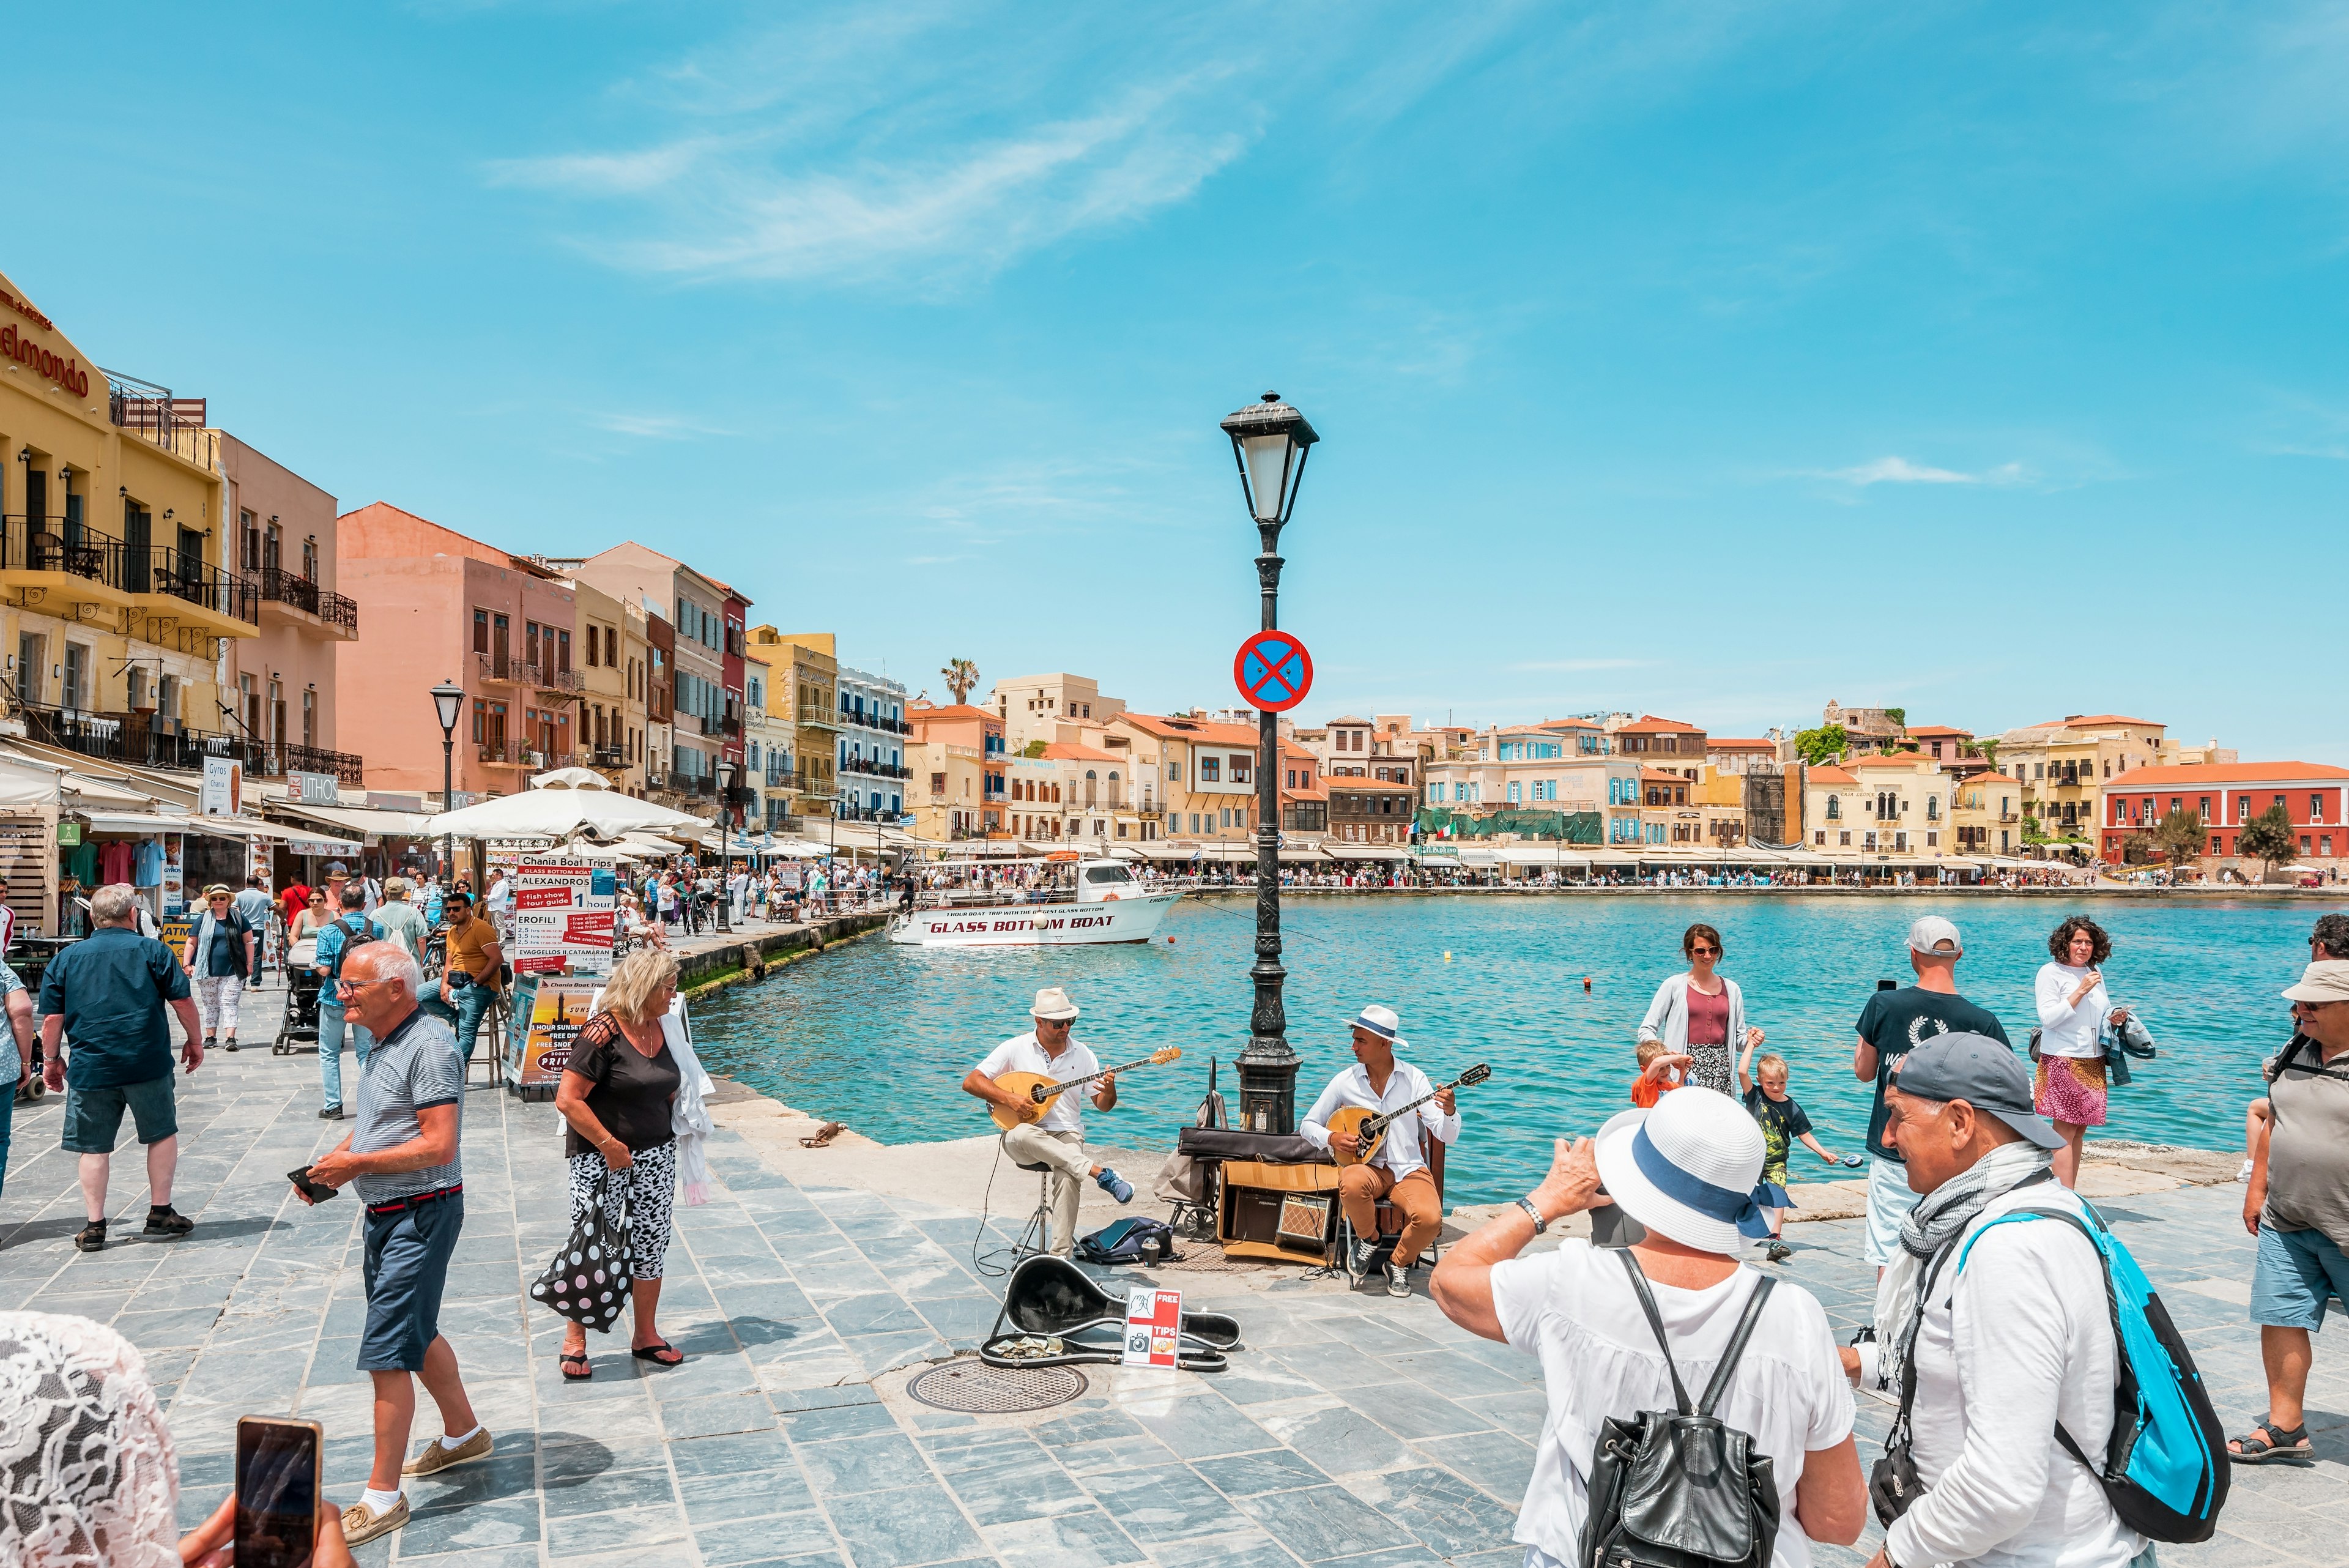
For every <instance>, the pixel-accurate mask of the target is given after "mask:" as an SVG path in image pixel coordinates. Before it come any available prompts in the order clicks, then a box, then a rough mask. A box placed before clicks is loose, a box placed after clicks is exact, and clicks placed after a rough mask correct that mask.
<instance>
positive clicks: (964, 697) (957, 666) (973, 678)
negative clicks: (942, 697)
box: [938, 659, 978, 703]
mask: <svg viewBox="0 0 2349 1568" xmlns="http://www.w3.org/2000/svg"><path fill="white" fill-rule="evenodd" d="M938 673H939V674H941V675H943V676H945V677H946V678H947V691H951V692H953V693H954V700H955V701H957V702H958V703H959V702H968V701H970V689H971V688H972V687H974V686H976V685H978V665H976V664H974V663H972V662H971V661H970V660H969V659H947V663H946V668H945V669H943V670H939V671H938Z"/></svg>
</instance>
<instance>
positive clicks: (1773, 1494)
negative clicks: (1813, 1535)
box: [1577, 1247, 1778, 1568]
mask: <svg viewBox="0 0 2349 1568" xmlns="http://www.w3.org/2000/svg"><path fill="white" fill-rule="evenodd" d="M1615 1255H1616V1256H1617V1257H1619V1258H1620V1259H1622V1260H1623V1267H1624V1268H1625V1269H1627V1270H1629V1271H1630V1275H1631V1289H1632V1291H1633V1293H1636V1294H1637V1295H1638V1296H1639V1298H1640V1311H1641V1312H1642V1313H1645V1314H1647V1318H1648V1327H1649V1329H1650V1330H1651V1331H1652V1332H1653V1333H1654V1334H1655V1336H1656V1346H1657V1348H1658V1349H1660V1350H1661V1351H1662V1352H1663V1353H1664V1369H1665V1370H1666V1371H1667V1372H1669V1373H1670V1374H1671V1379H1672V1399H1673V1401H1674V1404H1675V1406H1676V1408H1674V1409H1671V1410H1642V1411H1641V1412H1640V1415H1639V1418H1638V1419H1636V1420H1630V1421H1625V1420H1619V1419H1617V1418H1615V1417H1609V1418H1608V1419H1607V1420H1606V1421H1605V1422H1603V1423H1602V1424H1601V1425H1600V1427H1599V1446H1598V1448H1597V1449H1595V1450H1594V1451H1593V1452H1592V1454H1591V1459H1590V1499H1589V1501H1590V1512H1589V1516H1588V1518H1587V1519H1586V1520H1584V1521H1583V1525H1582V1542H1581V1551H1580V1552H1579V1553H1578V1558H1579V1561H1578V1563H1577V1568H1740V1565H1743V1568H1766V1564H1767V1563H1769V1561H1770V1552H1771V1550H1772V1548H1773V1547H1775V1545H1776V1544H1777V1540H1778V1480H1777V1475H1776V1467H1775V1465H1773V1464H1772V1462H1771V1460H1770V1456H1769V1455H1767V1454H1757V1453H1755V1452H1754V1439H1753V1438H1752V1437H1750V1436H1749V1435H1748V1434H1746V1433H1744V1432H1741V1431H1738V1430H1737V1429H1736V1428H1733V1427H1724V1426H1723V1425H1722V1424H1721V1422H1720V1421H1719V1420H1717V1419H1715V1418H1714V1417H1713V1407H1714V1406H1716V1405H1717V1404H1719V1403H1720V1402H1721V1397H1722V1395H1723V1394H1724V1393H1725V1392H1727V1391H1728V1388H1729V1380H1730V1378H1731V1377H1732V1376H1733V1375H1734V1374H1735V1373H1736V1371H1737V1362H1738V1358H1739V1357H1740V1356H1742V1355H1744V1352H1745V1342H1746V1340H1747V1339H1749V1338H1751V1337H1752V1335H1753V1333H1754V1323H1755V1322H1756V1321H1757V1320H1758V1319H1759V1318H1760V1317H1761V1315H1762V1303H1764V1302H1766V1301H1768V1300H1769V1299H1770V1287H1771V1286H1772V1285H1773V1284H1774V1283H1775V1281H1773V1280H1771V1279H1770V1278H1768V1277H1767V1276H1766V1275H1765V1276H1764V1278H1763V1279H1761V1280H1760V1281H1759V1282H1756V1283H1755V1285H1754V1293H1753V1295H1751V1296H1750V1297H1748V1298H1747V1299H1746V1303H1745V1311H1744V1315H1742V1316H1741V1317H1739V1318H1738V1320H1737V1328H1736V1330H1735V1332H1734V1333H1733V1334H1730V1336H1729V1345H1728V1348H1726V1349H1725V1350H1723V1352H1722V1354H1721V1365H1720V1366H1718V1367H1717V1368H1715V1369H1714V1371H1713V1382H1712V1383H1711V1384H1710V1385H1709V1386H1707V1387H1706V1388H1705V1391H1704V1399H1703V1402H1702V1404H1698V1405H1694V1406H1692V1405H1691V1404H1690V1403H1689V1397H1688V1390H1687V1389H1686V1388H1683V1387H1682V1386H1681V1374H1680V1368H1679V1367H1677V1366H1674V1365H1673V1364H1672V1347H1671V1345H1670V1344H1668V1343H1667V1342H1666V1341H1665V1338H1664V1324H1663V1319H1661V1317H1659V1316H1657V1315H1656V1298H1655V1296H1654V1295H1653V1294H1652V1293H1651V1292H1650V1291H1649V1289H1648V1279H1647V1276H1646V1275H1645V1274H1642V1273H1641V1272H1640V1261H1639V1259H1638V1258H1636V1257H1634V1256H1633V1255H1632V1253H1631V1251H1630V1249H1629V1248H1628V1247H1627V1248H1624V1249H1622V1250H1621V1251H1618V1252H1617V1253H1616V1254H1615Z"/></svg>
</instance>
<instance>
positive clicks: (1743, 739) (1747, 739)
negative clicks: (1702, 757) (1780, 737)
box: [1704, 735, 1778, 752]
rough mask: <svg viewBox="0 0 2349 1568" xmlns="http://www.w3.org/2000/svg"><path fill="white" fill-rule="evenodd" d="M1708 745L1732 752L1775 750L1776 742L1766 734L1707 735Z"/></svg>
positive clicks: (1705, 741) (1706, 741) (1705, 739)
mask: <svg viewBox="0 0 2349 1568" xmlns="http://www.w3.org/2000/svg"><path fill="white" fill-rule="evenodd" d="M1704 743H1705V744H1706V745H1707V746H1708V747H1721V748H1724V749H1726V750H1729V751H1733V752H1754V751H1762V752H1775V751H1776V750H1777V749H1778V742H1775V741H1774V740H1771V739H1770V738H1769V737H1768V736H1766V735H1707V736H1706V737H1705V738H1704Z"/></svg>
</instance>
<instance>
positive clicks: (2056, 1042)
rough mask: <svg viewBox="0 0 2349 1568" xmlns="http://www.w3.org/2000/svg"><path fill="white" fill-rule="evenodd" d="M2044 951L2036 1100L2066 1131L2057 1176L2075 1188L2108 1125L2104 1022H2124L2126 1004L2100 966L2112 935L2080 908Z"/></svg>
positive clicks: (2107, 954)
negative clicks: (2118, 1000)
mask: <svg viewBox="0 0 2349 1568" xmlns="http://www.w3.org/2000/svg"><path fill="white" fill-rule="evenodd" d="M2047 950H2048V952H2049V953H2051V954H2053V955H2054V962H2053V963H2047V964H2043V965H2041V966H2040V970H2039V981H2038V985H2037V988H2036V989H2037V992H2038V994H2037V1002H2038V1004H2039V1054H2038V1060H2039V1070H2038V1074H2037V1075H2036V1081H2035V1082H2034V1083H2033V1085H2032V1096H2031V1107H2032V1109H2033V1110H2035V1111H2037V1112H2038V1113H2039V1114H2040V1115H2041V1116H2045V1117H2046V1118H2047V1119H2048V1120H2049V1121H2051V1122H2054V1124H2055V1130H2056V1132H2058V1133H2059V1134H2061V1135H2062V1136H2063V1139H2064V1147H2062V1148H2059V1149H2057V1150H2056V1151H2055V1179H2056V1180H2058V1181H2060V1182H2062V1183H2063V1184H2064V1186H2066V1187H2070V1186H2072V1185H2074V1184H2075V1180H2076V1179H2077V1178H2078V1177H2079V1174H2080V1146H2081V1144H2082V1143H2083V1141H2084V1140H2085V1138H2086V1137H2087V1135H2088V1129H2089V1128H2090V1127H2102V1126H2104V1125H2105V1109H2106V1094H2105V1046H2104V1039H2103V1036H2104V1031H2105V1023H2106V1019H2110V1020H2111V1021H2112V1023H2114V1024H2116V1025H2118V1024H2122V1023H2127V1022H2128V1009H2127V1008H2126V1007H2115V1006H2114V1005H2113V999H2112V997H2111V996H2110V995H2108V994H2107V993H2106V991H2105V976H2104V971H2103V969H2102V967H2101V966H2102V965H2103V963H2104V961H2106V959H2108V958H2110V957H2111V956H2112V952H2113V941H2112V939H2111V938H2110V937H2108V936H2106V934H2105V929H2104V927H2102V926H2100V925H2098V924H2096V922H2095V921H2094V920H2092V919H2088V918H2087V917H2086V916H2085V915H2075V916H2073V917H2072V918H2071V919H2068V920H2066V921H2064V923H2063V924H2062V925H2060V926H2058V927H2056V928H2055V930H2054V935H2052V936H2050V937H2049V938H2048V939H2047Z"/></svg>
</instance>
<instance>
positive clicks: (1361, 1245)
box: [1298, 1005, 1460, 1296]
mask: <svg viewBox="0 0 2349 1568" xmlns="http://www.w3.org/2000/svg"><path fill="white" fill-rule="evenodd" d="M1401 1028H1402V1020H1401V1019H1400V1018H1398V1017H1396V1016H1395V1012H1394V1009H1392V1008H1391V1007H1379V1006H1376V1005H1372V1006H1370V1007H1365V1008H1364V1009H1362V1014H1361V1017H1359V1018H1357V1019H1355V1020H1354V1065H1353V1066H1351V1067H1349V1068H1347V1069H1346V1070H1345V1071H1344V1072H1342V1073H1340V1074H1339V1075H1337V1076H1336V1077H1334V1078H1332V1079H1330V1086H1329V1087H1328V1088H1326V1089H1324V1090H1322V1091H1321V1097H1320V1098H1319V1099H1318V1100H1316V1101H1314V1102H1313V1108H1312V1109H1311V1110H1309V1111H1308V1112H1306V1113H1305V1123H1304V1125H1303V1126H1302V1127H1299V1128H1298V1131H1299V1134H1301V1135H1302V1136H1303V1137H1304V1139H1305V1141H1306V1142H1308V1143H1309V1144H1311V1145H1312V1146H1313V1147H1316V1148H1327V1149H1335V1150H1337V1151H1338V1152H1339V1153H1340V1154H1346V1155H1350V1154H1352V1153H1354V1151H1355V1149H1356V1148H1357V1147H1358V1140H1357V1139H1356V1138H1354V1137H1350V1136H1349V1135H1347V1134H1343V1133H1340V1134H1335V1135H1333V1134H1332V1133H1331V1132H1330V1117H1331V1116H1336V1115H1337V1114H1338V1113H1339V1112H1340V1111H1341V1110H1344V1109H1346V1108H1348V1107H1349V1106H1360V1107H1362V1108H1366V1109H1369V1110H1372V1111H1381V1112H1387V1113H1392V1112H1394V1111H1397V1110H1400V1109H1401V1108H1402V1107H1403V1106H1407V1105H1409V1104H1411V1103H1412V1102H1413V1100H1422V1099H1426V1098H1427V1096H1429V1094H1430V1093H1431V1092H1432V1091H1433V1089H1434V1087H1435V1085H1433V1084H1432V1083H1430V1082H1428V1078H1427V1075H1426V1074H1424V1073H1423V1072H1421V1071H1420V1070H1419V1069H1418V1068H1416V1067H1414V1066H1413V1065H1412V1064H1410V1063H1408V1062H1400V1061H1397V1060H1396V1059H1395V1051H1396V1049H1397V1048H1398V1047H1400V1046H1403V1045H1405V1044H1407V1043H1406V1042H1405V1041H1404V1040H1403V1038H1402V1035H1401V1034H1400V1033H1397V1031H1399V1030H1400V1029H1401ZM1422 1127H1424V1128H1425V1129H1426V1130H1427V1131H1428V1132H1429V1133H1430V1134H1432V1135H1433V1136H1434V1137H1439V1138H1442V1139H1443V1140H1444V1142H1445V1143H1447V1144H1453V1143H1458V1142H1459V1141H1460V1113H1459V1111H1458V1110H1457V1109H1455V1108H1454V1105H1453V1095H1452V1091H1451V1090H1450V1089H1446V1090H1444V1092H1443V1093H1442V1094H1440V1095H1436V1096H1434V1098H1433V1100H1430V1101H1428V1103H1427V1104H1425V1105H1423V1106H1420V1107H1419V1108H1418V1109H1417V1110H1415V1111H1413V1113H1412V1114H1411V1115H1409V1116H1402V1117H1401V1118H1399V1119H1398V1120H1396V1121H1395V1122H1394V1123H1393V1124H1392V1125H1391V1126H1390V1127H1388V1128H1387V1135H1386V1141H1385V1142H1383V1143H1381V1145H1380V1146H1379V1149H1378V1152H1377V1153H1376V1154H1374V1155H1372V1156H1371V1158H1369V1159H1368V1160H1366V1161H1364V1162H1363V1163H1361V1164H1360V1165H1350V1166H1348V1167H1347V1168H1345V1169H1343V1170H1341V1171H1340V1172H1339V1173H1338V1201H1339V1203H1340V1205H1341V1206H1342V1207H1343V1208H1344V1209H1345V1210H1346V1220H1347V1222H1348V1223H1349V1224H1350V1225H1351V1226H1352V1227H1353V1228H1354V1235H1355V1238H1356V1240H1355V1242H1354V1251H1353V1254H1352V1255H1351V1256H1350V1257H1349V1258H1348V1259H1347V1260H1346V1262H1347V1267H1348V1271H1349V1272H1350V1273H1351V1274H1352V1275H1353V1276H1354V1277H1355V1278H1357V1279H1359V1278H1361V1276H1362V1275H1363V1274H1364V1273H1366V1272H1369V1269H1370V1262H1371V1258H1372V1257H1373V1256H1374V1255H1375V1253H1376V1251H1377V1247H1378V1241H1379V1218H1378V1205H1379V1203H1380V1202H1381V1200H1386V1201H1390V1202H1392V1203H1393V1204H1394V1206H1395V1207H1396V1208H1398V1209H1400V1210H1402V1212H1403V1227H1402V1239H1401V1240H1399V1241H1396V1242H1395V1248H1394V1253H1393V1255H1392V1257H1391V1258H1389V1259H1388V1261H1387V1266H1386V1271H1387V1294H1389V1295H1391V1296H1407V1295H1409V1294H1411V1267H1412V1265H1413V1263H1415V1262H1418V1261H1419V1255H1420V1253H1421V1252H1422V1251H1425V1250H1426V1247H1427V1244H1428V1243H1429V1242H1430V1241H1433V1240H1435V1233H1436V1231H1438V1230H1440V1229H1442V1228H1443V1225H1444V1199H1443V1196H1442V1195H1441V1194H1440V1193H1438V1192H1437V1191H1436V1189H1435V1175H1434V1172H1433V1171H1431V1170H1430V1169H1429V1168H1428V1166H1427V1156H1426V1150H1425V1147H1424V1146H1423V1144H1422V1143H1421V1142H1420V1131H1421V1128H1422Z"/></svg>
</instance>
